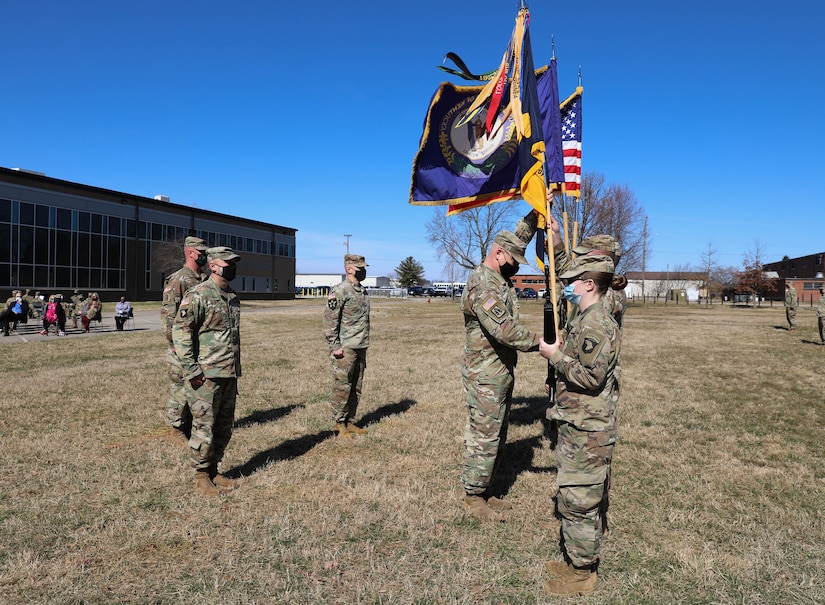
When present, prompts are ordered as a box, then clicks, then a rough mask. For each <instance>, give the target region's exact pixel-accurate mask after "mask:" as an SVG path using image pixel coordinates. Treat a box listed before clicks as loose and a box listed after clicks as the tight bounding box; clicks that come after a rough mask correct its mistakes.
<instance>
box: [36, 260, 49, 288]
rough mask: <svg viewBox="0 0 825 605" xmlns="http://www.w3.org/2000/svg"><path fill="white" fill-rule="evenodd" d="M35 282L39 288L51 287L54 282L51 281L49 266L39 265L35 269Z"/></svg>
mask: <svg viewBox="0 0 825 605" xmlns="http://www.w3.org/2000/svg"><path fill="white" fill-rule="evenodd" d="M34 284H35V285H36V286H37V287H38V288H49V287H51V286H52V284H51V283H50V282H49V267H48V266H46V265H37V266H36V267H35V269H34Z"/></svg>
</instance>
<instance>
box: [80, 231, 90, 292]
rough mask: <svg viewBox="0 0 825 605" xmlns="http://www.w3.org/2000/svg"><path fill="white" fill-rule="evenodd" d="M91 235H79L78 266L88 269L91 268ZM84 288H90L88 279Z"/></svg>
mask: <svg viewBox="0 0 825 605" xmlns="http://www.w3.org/2000/svg"><path fill="white" fill-rule="evenodd" d="M89 237H90V236H89V234H87V233H78V234H77V266H78V267H88V266H89ZM83 287H84V288H88V287H89V278H88V277H87V278H86V285H85V286H83Z"/></svg>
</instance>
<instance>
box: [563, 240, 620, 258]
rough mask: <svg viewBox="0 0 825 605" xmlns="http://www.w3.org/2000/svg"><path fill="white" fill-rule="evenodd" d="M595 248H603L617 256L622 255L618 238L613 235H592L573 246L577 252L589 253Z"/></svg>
mask: <svg viewBox="0 0 825 605" xmlns="http://www.w3.org/2000/svg"><path fill="white" fill-rule="evenodd" d="M594 250H602V251H604V252H610V253H612V254H615V255H616V256H621V254H622V247H621V246H620V245H619V242H618V241H616V238H615V237H613V236H612V235H591V236H590V237H586V238H584V239H583V240H582V241H580V242H579V245H578V246H576V247H575V248H573V252H575V253H576V254H588V253H589V252H592V251H594Z"/></svg>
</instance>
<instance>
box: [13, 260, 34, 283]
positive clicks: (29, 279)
mask: <svg viewBox="0 0 825 605" xmlns="http://www.w3.org/2000/svg"><path fill="white" fill-rule="evenodd" d="M19 270H20V273H19V275H18V277H17V283H16V284H14V285H16V286H20V287H21V288H28V287H31V286H33V285H34V283H33V282H34V267H32V266H31V265H20V267H19Z"/></svg>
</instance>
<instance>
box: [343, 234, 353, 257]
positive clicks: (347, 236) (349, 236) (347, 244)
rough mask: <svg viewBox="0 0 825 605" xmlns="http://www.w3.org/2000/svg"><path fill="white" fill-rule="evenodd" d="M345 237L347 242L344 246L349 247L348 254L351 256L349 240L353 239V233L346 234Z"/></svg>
mask: <svg viewBox="0 0 825 605" xmlns="http://www.w3.org/2000/svg"><path fill="white" fill-rule="evenodd" d="M344 237H345V238H347V241H345V242H344V245H345V246H346V247H347V254H349V238H351V237H352V233H345V234H344Z"/></svg>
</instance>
